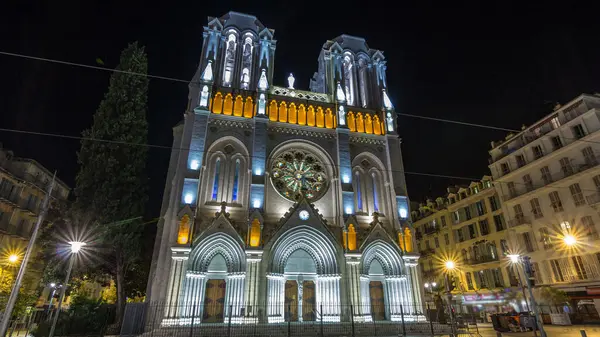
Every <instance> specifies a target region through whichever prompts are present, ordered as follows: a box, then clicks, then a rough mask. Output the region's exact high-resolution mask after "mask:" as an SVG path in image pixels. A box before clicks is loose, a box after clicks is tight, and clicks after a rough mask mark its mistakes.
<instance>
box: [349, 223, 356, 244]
mask: <svg viewBox="0 0 600 337" xmlns="http://www.w3.org/2000/svg"><path fill="white" fill-rule="evenodd" d="M348 250H356V230H355V229H354V225H353V224H349V225H348Z"/></svg>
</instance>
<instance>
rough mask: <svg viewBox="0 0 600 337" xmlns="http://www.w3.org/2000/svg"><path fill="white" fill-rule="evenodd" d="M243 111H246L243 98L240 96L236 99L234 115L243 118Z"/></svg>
mask: <svg viewBox="0 0 600 337" xmlns="http://www.w3.org/2000/svg"><path fill="white" fill-rule="evenodd" d="M243 109H244V100H243V99H242V96H240V95H238V96H237V97H236V98H235V105H234V106H233V115H234V116H238V117H242V113H243Z"/></svg>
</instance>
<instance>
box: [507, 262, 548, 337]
mask: <svg viewBox="0 0 600 337" xmlns="http://www.w3.org/2000/svg"><path fill="white" fill-rule="evenodd" d="M508 258H509V259H510V261H511V262H512V263H513V265H514V266H515V268H516V269H517V275H518V277H519V282H520V283H521V287H523V282H521V274H520V273H519V268H518V267H517V263H520V264H522V266H523V271H524V274H525V281H526V282H527V289H528V290H529V300H530V302H531V308H532V309H533V314H534V315H535V321H536V323H537V326H538V329H540V335H541V337H546V331H544V322H543V321H542V316H541V315H540V314H539V311H538V306H537V303H536V302H535V297H533V289H532V288H533V287H532V286H531V280H530V279H529V275H528V272H526V271H527V270H529V271H531V262H530V257H529V256H520V255H518V254H510V255H508ZM523 296H525V293H523ZM525 299H527V298H525ZM527 306H528V307H529V305H527ZM533 333H534V335H535V330H534V331H533Z"/></svg>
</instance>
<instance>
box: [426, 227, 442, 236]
mask: <svg viewBox="0 0 600 337" xmlns="http://www.w3.org/2000/svg"><path fill="white" fill-rule="evenodd" d="M424 232H425V234H426V235H428V234H435V233H439V232H440V228H439V227H437V226H436V227H427V228H425V230H424Z"/></svg>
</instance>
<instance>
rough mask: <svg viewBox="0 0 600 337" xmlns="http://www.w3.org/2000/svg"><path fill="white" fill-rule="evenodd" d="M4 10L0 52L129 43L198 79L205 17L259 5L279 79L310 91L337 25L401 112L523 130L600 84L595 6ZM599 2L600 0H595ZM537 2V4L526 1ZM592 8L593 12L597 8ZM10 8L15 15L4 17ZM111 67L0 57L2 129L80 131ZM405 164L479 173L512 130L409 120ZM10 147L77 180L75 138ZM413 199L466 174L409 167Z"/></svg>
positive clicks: (158, 167)
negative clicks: (380, 66)
mask: <svg viewBox="0 0 600 337" xmlns="http://www.w3.org/2000/svg"><path fill="white" fill-rule="evenodd" d="M9 3H10V4H3V7H4V8H3V10H2V12H3V14H0V28H1V29H2V32H3V33H2V39H1V41H2V43H0V50H1V51H6V52H14V53H21V54H26V55H32V56H39V57H46V58H53V59H60V60H65V61H71V62H76V63H83V64H90V65H95V64H96V62H95V60H96V58H100V59H102V60H103V61H104V63H105V66H106V67H109V68H112V67H115V66H116V63H117V61H118V57H119V53H120V51H121V50H122V49H123V48H124V47H125V46H126V45H127V43H129V42H132V41H136V40H137V41H140V43H141V44H143V45H145V46H146V51H147V53H148V58H149V72H150V73H151V74H154V75H160V76H167V77H174V78H181V79H190V78H191V77H192V75H193V74H194V71H195V69H196V67H197V62H198V59H199V55H200V50H201V46H202V29H203V26H204V25H205V24H206V23H207V17H208V16H221V15H223V14H225V13H226V12H227V11H229V10H235V11H239V12H245V13H250V14H254V15H256V16H257V17H258V19H259V20H261V21H262V23H263V24H264V25H265V26H267V27H269V28H272V29H275V38H276V39H277V41H278V42H277V50H276V54H275V84H276V85H285V83H286V78H287V75H288V74H289V73H290V72H293V73H294V75H295V76H296V87H297V88H299V89H305V90H307V89H308V80H309V78H310V77H311V76H312V74H313V72H314V71H316V69H317V57H318V55H319V51H320V48H321V46H322V45H323V43H324V42H325V41H326V40H328V39H332V38H334V37H336V36H338V35H340V34H343V33H346V34H350V35H356V36H362V37H364V38H366V40H367V43H368V44H369V46H370V47H371V48H375V49H380V50H383V51H384V55H385V56H386V58H387V60H388V73H387V78H388V86H389V88H390V89H389V95H390V97H391V99H392V102H393V103H394V105H395V107H396V109H397V111H398V112H405V113H410V114H418V115H423V116H431V117H439V118H446V119H456V120H462V121H469V122H473V123H481V124H489V125H495V126H501V127H507V128H520V126H521V125H522V124H529V123H532V122H533V121H535V120H536V119H538V118H540V117H542V116H544V115H545V114H547V113H549V112H550V111H551V110H552V107H553V106H554V104H555V102H561V103H565V102H567V101H568V100H570V99H572V98H574V97H575V96H577V95H578V94H579V93H582V92H586V93H593V92H596V91H600V43H599V42H600V41H599V35H598V31H599V25H598V19H597V18H598V15H597V13H598V9H599V8H598V7H599V6H598V5H584V4H582V3H580V4H579V5H577V6H576V5H573V4H569V3H568V2H561V4H562V5H563V6H562V7H560V8H558V7H556V8H550V7H548V6H549V5H548V4H545V5H544V6H541V5H524V3H526V2H524V1H520V2H518V3H515V4H511V3H509V2H499V3H500V5H497V6H496V7H494V5H493V4H492V3H491V2H488V1H486V2H478V3H473V4H469V5H460V4H459V3H457V2H444V3H445V4H443V5H437V4H435V3H432V2H429V1H419V5H412V6H411V5H399V4H397V3H396V2H394V5H391V4H390V5H389V6H388V5H385V4H384V3H383V2H376V1H372V2H368V1H361V2H356V3H354V2H351V1H344V2H340V3H334V2H332V1H329V2H325V1H319V2H315V3H309V2H305V1H295V2H285V3H284V2H281V3H277V4H275V3H270V2H269V1H244V2H236V3H231V2H227V1H206V0H205V1H186V2H180V3H179V2H176V1H174V2H154V3H158V4H159V6H153V5H152V4H151V3H150V2H148V1H90V0H88V1H71V0H65V1H53V2H51V5H50V4H49V3H50V2H47V3H39V4H33V3H31V2H29V1H10V2H9ZM596 3H597V2H596ZM528 6H529V7H528ZM594 6H595V7H596V8H594ZM2 16H4V18H2ZM109 76H110V72H106V71H99V70H91V69H84V68H78V67H71V66H65V65H57V64H51V63H47V62H41V61H32V60H26V59H20V58H15V57H11V56H4V55H0V85H1V86H2V87H1V89H2V91H1V94H0V108H1V109H2V112H1V113H0V116H1V117H0V127H2V128H14V129H21V130H29V131H39V132H49V133H61V134H66V135H75V136H77V135H80V133H81V131H82V130H83V129H85V128H87V127H89V126H90V125H91V123H92V115H93V113H94V111H95V110H96V108H97V106H98V104H99V102H100V100H101V99H102V97H103V95H104V93H105V91H106V90H107V87H108V80H109ZM186 103H187V85H186V84H184V83H178V82H170V81H164V80H154V79H153V80H151V81H150V89H149V111H148V122H149V128H150V130H149V135H150V136H149V142H150V143H152V144H159V145H167V146H170V145H171V141H172V137H171V135H172V129H171V128H172V126H174V125H175V124H176V123H177V122H179V121H180V119H181V118H182V114H183V112H184V109H185V106H186ZM398 124H399V132H400V135H401V137H402V138H403V150H404V152H403V155H404V160H405V166H406V167H405V168H406V170H407V171H419V172H427V173H436V174H444V175H453V176H467V177H481V176H482V175H484V174H487V173H488V168H487V163H488V153H487V151H488V150H489V148H490V141H491V140H499V139H501V138H503V137H504V136H505V133H504V132H499V131H491V130H487V129H479V128H473V127H467V126H459V125H452V124H447V123H440V122H433V121H427V120H420V119H414V118H408V117H400V118H399V122H398ZM0 141H1V142H2V143H3V144H4V147H6V148H10V149H12V150H14V152H15V154H16V155H17V156H21V157H31V158H34V159H36V160H38V161H39V162H41V163H42V164H43V165H45V166H46V167H47V168H49V169H50V170H54V169H57V170H58V176H59V177H60V178H61V179H63V180H64V181H65V182H67V183H68V184H70V185H71V186H73V183H74V177H75V174H76V172H77V160H76V151H77V150H78V149H79V145H80V144H79V142H78V141H77V140H69V139H58V138H49V137H42V136H32V135H22V134H11V133H6V132H0ZM149 156H150V159H149V163H148V174H149V178H150V202H149V204H148V210H147V213H148V214H146V216H148V217H156V216H158V215H159V213H160V200H161V194H162V190H163V187H164V177H165V175H166V171H167V165H168V159H169V150H164V149H151V150H150V152H149ZM407 181H408V190H409V195H410V197H411V199H412V200H423V198H425V197H426V196H436V195H439V194H441V193H444V192H445V189H446V187H447V186H448V185H449V184H460V183H465V181H460V180H454V181H452V180H448V179H441V178H426V177H418V176H412V175H407Z"/></svg>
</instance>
